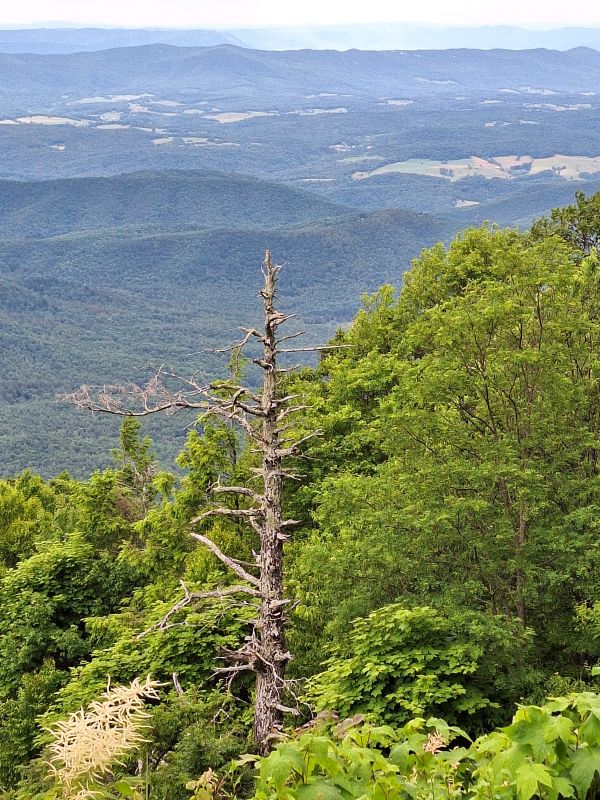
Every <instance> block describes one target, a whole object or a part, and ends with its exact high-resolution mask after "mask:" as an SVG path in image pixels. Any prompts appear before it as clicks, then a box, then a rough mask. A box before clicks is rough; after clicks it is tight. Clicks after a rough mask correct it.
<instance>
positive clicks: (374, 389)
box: [0, 194, 600, 800]
mask: <svg viewBox="0 0 600 800" xmlns="http://www.w3.org/2000/svg"><path fill="white" fill-rule="evenodd" d="M16 213H17V210H16V207H14V208H13V209H11V210H10V214H16ZM341 219H342V220H343V219H345V217H343V216H342V217H341ZM360 224H361V221H360V218H356V219H354V221H353V225H354V227H355V228H359V227H360ZM276 234H277V232H273V231H270V232H269V235H270V236H272V235H275V236H276ZM194 235H196V234H194ZM247 235H248V236H249V237H253V236H255V232H248V234H247ZM281 236H283V233H282V234H281ZM60 238H61V237H60V236H58V237H57V239H60ZM49 241H50V243H51V242H52V241H53V240H49ZM280 241H281V243H282V244H283V243H285V241H286V239H285V238H282V239H281V240H280ZM280 241H279V240H277V239H276V244H277V246H279V244H280ZM599 241H600V194H598V195H595V196H593V197H590V198H588V199H586V198H585V197H584V195H582V194H579V195H578V196H577V201H576V203H575V204H574V205H571V206H568V207H565V208H561V209H557V210H555V211H554V212H553V213H552V215H551V216H550V217H548V218H542V219H540V220H538V221H537V222H536V223H535V224H533V225H532V226H531V227H530V228H529V229H527V230H525V231H517V230H516V229H504V228H500V227H495V226H483V227H478V228H470V229H467V230H465V231H463V232H461V233H459V234H458V235H457V236H455V238H454V239H453V240H452V241H451V243H449V244H448V245H447V246H445V245H443V244H437V245H434V246H433V247H431V248H428V249H425V250H423V251H422V252H421V253H420V255H418V256H417V257H416V258H415V260H414V261H413V264H412V267H411V269H410V270H409V271H408V272H407V273H406V274H405V276H404V279H403V282H402V285H401V287H400V286H398V284H397V283H396V285H395V286H392V285H386V286H383V287H381V288H379V289H378V290H377V291H376V292H375V293H374V294H372V295H371V296H369V297H365V298H364V301H363V307H362V309H361V310H360V311H359V312H358V314H357V315H356V316H355V318H354V321H353V322H352V324H351V325H350V326H349V327H347V329H345V330H343V331H338V333H337V334H335V336H334V337H333V339H332V340H330V342H329V344H328V345H327V347H326V348H325V349H323V350H321V351H319V352H320V356H319V359H318V363H317V362H315V363H314V364H313V365H312V366H310V365H309V366H304V367H302V368H301V369H299V370H294V369H290V367H292V366H293V364H294V362H295V360H296V359H298V358H302V354H303V353H304V351H303V349H302V348H304V347H308V346H309V345H310V342H306V341H305V340H302V339H301V338H296V332H295V330H296V329H295V328H294V327H293V325H294V322H292V321H291V319H290V318H289V317H288V314H289V313H293V312H294V311H295V308H294V297H293V296H292V295H291V294H289V293H287V292H285V291H282V294H281V297H277V295H275V297H273V292H274V291H275V283H274V280H275V278H276V277H277V276H278V273H277V270H275V269H273V268H272V267H271V262H270V261H269V259H268V256H267V258H266V260H265V265H266V266H263V276H264V284H263V287H262V289H261V300H260V302H261V303H262V304H263V306H264V318H261V314H260V305H256V308H255V310H254V311H252V310H251V304H252V298H251V295H252V292H248V299H247V301H246V300H245V301H244V307H246V305H247V311H248V315H249V316H247V317H246V319H241V320H235V321H234V320H231V329H232V331H233V328H234V327H235V324H237V323H238V322H239V323H240V324H246V323H247V324H248V325H249V326H250V327H247V328H244V329H243V332H242V334H241V335H242V337H243V338H242V340H241V343H242V344H243V343H244V342H247V341H253V342H255V344H256V347H257V348H259V349H256V348H255V349H253V350H250V351H249V353H248V355H249V356H250V359H251V358H255V361H254V363H252V361H251V360H248V359H245V358H244V357H243V349H242V347H241V344H240V346H239V347H234V348H233V350H231V349H230V350H229V351H228V352H222V353H221V354H220V356H219V354H215V353H212V354H211V355H210V356H209V355H208V354H205V353H200V354H196V355H195V363H196V365H197V366H198V369H199V371H198V372H196V373H194V374H193V375H192V376H191V377H189V378H188V380H187V382H186V381H185V380H184V381H183V382H182V381H181V379H179V378H178V376H177V375H172V374H171V375H170V374H169V372H168V370H165V371H164V372H163V376H162V379H158V378H157V379H156V380H154V381H150V383H149V384H146V385H145V386H144V385H141V386H137V387H136V386H134V385H132V384H126V385H121V386H119V381H120V380H121V376H120V375H115V376H113V377H114V379H115V384H114V385H113V386H112V387H111V386H102V384H103V382H104V380H105V376H104V375H102V376H99V375H98V371H97V370H96V371H95V370H94V364H90V365H89V367H90V374H89V375H88V376H87V378H88V379H87V381H86V383H87V385H86V386H85V387H83V388H82V389H81V390H79V391H78V392H76V393H75V394H74V395H71V397H70V398H66V399H65V409H64V413H65V414H66V415H70V418H71V419H72V420H73V422H72V425H73V428H74V429H75V428H76V426H77V424H78V422H77V420H78V419H79V418H80V415H84V414H85V413H86V412H85V410H82V409H85V408H89V409H91V410H96V411H105V412H109V413H110V414H111V415H114V414H115V413H117V412H118V413H121V412H122V413H124V414H125V418H124V423H123V425H122V427H121V433H120V439H119V438H118V437H115V440H114V442H113V445H112V454H111V458H112V466H110V467H107V468H106V469H104V470H103V471H97V472H94V473H93V474H91V475H89V476H88V477H86V478H83V479H75V478H73V477H71V476H70V475H69V474H68V473H66V472H62V473H61V474H56V475H54V476H53V477H48V478H42V477H40V476H39V475H36V474H34V473H33V472H32V471H26V472H23V473H21V474H19V475H15V476H14V477H9V478H6V479H5V480H3V481H1V482H0V501H1V502H0V508H1V514H0V559H1V560H2V568H1V570H0V598H1V600H2V602H0V790H1V791H0V796H2V797H4V798H6V800H52V799H54V800H58V798H68V799H70V798H77V799H78V800H84V798H88V797H94V796H97V797H104V798H112V799H113V800H115V798H119V797H120V798H123V797H125V798H127V797H129V798H135V799H136V800H142V798H153V799H154V800H188V799H189V800H210V799H211V798H215V799H216V798H229V800H233V798H238V799H239V800H241V798H246V797H247V798H255V800H271V799H272V800H276V799H277V800H311V799H313V800H316V799H317V798H321V799H322V800H351V798H357V799H358V798H373V800H375V798H390V800H391V798H399V797H402V798H404V797H406V798H409V797H410V798H419V799H420V798H423V800H425V799H426V798H427V800H433V799H434V798H439V797H443V798H448V800H450V798H456V799H457V800H458V798H462V797H469V798H477V799H479V798H481V800H483V798H502V800H504V799H506V800H509V799H510V800H512V799H513V798H514V799H515V800H531V798H534V797H535V798H540V800H546V798H547V799H548V800H558V798H559V797H565V798H567V797H574V798H577V800H584V798H590V800H591V798H593V797H595V792H596V787H597V784H598V781H599V780H600V728H599V721H600V686H599V685H598V675H599V674H600V663H599V662H600V650H599V644H598V642H599V638H600V574H599V572H598V563H599V557H598V556H599V553H598V547H599V544H598V508H599V506H600V493H599V490H600V483H599V480H598V451H599V445H600V438H599V437H600V415H599V413H598V375H599V373H600V351H599V348H598V342H600V305H599V302H600V301H599V297H600V294H599V281H600V263H599V261H598V253H597V249H596V248H597V245H598V242H599ZM252 242H253V246H255V247H256V248H258V247H259V242H258V241H257V240H256V239H252ZM45 246H50V245H49V244H48V241H47V242H46V245H45ZM299 246H300V245H299ZM131 252H133V249H132V251H131ZM275 254H276V255H278V252H277V250H276V251H275ZM105 255H106V254H105ZM102 257H103V256H102V255H100V256H99V258H102ZM111 258H112V254H111ZM390 258H393V254H390ZM108 261H109V258H108V256H107V257H106V262H107V263H108ZM64 263H68V261H67V260H65V262H64ZM124 263H125V262H124V261H123V262H120V264H121V265H124ZM114 268H115V269H119V268H121V269H124V266H121V267H118V266H117V267H114ZM92 271H93V270H92ZM285 271H286V267H285V266H284V267H283V269H282V271H281V276H282V290H283V289H284V287H285V283H284V282H283V281H284V276H285ZM252 278H253V282H254V284H255V286H256V289H258V288H259V287H260V275H259V273H258V270H256V274H255V275H253V276H252ZM345 279H346V280H347V276H345ZM181 285H182V287H183V288H182V296H183V293H184V292H187V293H188V294H190V295H191V296H192V298H193V299H196V291H197V287H196V286H195V283H194V279H193V272H192V271H191V270H188V269H186V270H182V273H181ZM223 286H224V288H223V289H222V291H221V292H220V294H219V295H218V296H217V297H216V298H214V299H213V302H214V301H215V300H218V301H219V302H220V301H221V299H222V298H223V297H224V295H225V293H226V291H231V290H232V289H231V287H232V286H233V281H230V282H229V283H227V284H223ZM225 286H227V289H226V288H225ZM320 291H321V290H320V289H319V286H318V284H317V285H316V288H314V289H313V296H314V297H315V298H316V297H318V298H319V303H321V297H320V294H319V292H320ZM303 313H308V312H307V311H306V310H303ZM284 323H285V325H286V327H285V328H282V329H281V333H280V332H279V326H281V325H283V324H284ZM238 333H239V332H238ZM232 338H233V333H232ZM228 343H229V340H228V339H227V338H226V339H225V341H224V343H223V344H224V345H227V344H228ZM203 359H206V360H205V361H203ZM228 361H229V363H228ZM205 364H206V366H205ZM219 364H220V367H219V366H218V365H219ZM205 369H206V370H207V371H213V370H216V369H219V371H220V380H218V381H217V380H214V379H213V380H212V381H209V382H208V383H205V381H204V379H205V374H204V371H203V370H205ZM186 374H187V373H186ZM73 377H74V379H73V384H74V385H75V384H76V383H77V381H76V380H75V377H76V376H73ZM131 377H132V378H135V379H136V380H137V379H138V377H139V376H137V375H134V376H131ZM109 378H110V376H106V379H107V380H108V379H109ZM245 382H246V383H247V386H245ZM92 383H100V387H99V388H97V389H94V388H93V387H92V386H90V384H92ZM69 400H70V401H71V403H73V402H74V403H75V405H78V406H79V407H80V408H79V410H78V409H76V408H73V407H72V406H70V405H69V404H68V402H67V401H69ZM155 408H161V409H163V410H166V411H168V412H171V413H172V412H177V410H178V409H182V410H185V409H187V413H188V421H189V423H190V429H189V430H188V432H187V440H186V442H185V444H184V446H183V447H182V450H181V453H180V455H179V458H178V467H179V470H178V471H177V473H176V474H175V473H174V472H167V471H162V470H160V468H159V467H158V466H157V464H156V459H155V456H154V452H153V446H152V444H151V442H150V441H149V440H147V439H145V438H143V437H142V436H141V429H140V424H139V421H138V419H137V418H136V417H134V416H131V414H133V413H135V414H141V415H145V414H146V413H147V412H149V411H152V410H153V409H155ZM198 414H201V415H202V416H201V417H200V418H199V419H196V417H197V415H198ZM175 418H177V414H175ZM156 419H157V424H161V420H162V416H161V415H158V416H157V417H156ZM282 486H283V493H282V494H281V493H280V491H279V490H280V489H281V487H282ZM269 537H271V539H270V540H269ZM269 547H270V548H271V549H269ZM273 559H275V561H274V560H273ZM277 559H280V561H281V563H280V564H279V566H278V564H277V563H275V562H276V561H277ZM279 567H281V569H282V573H281V574H280V576H279V578H280V580H279V583H277V581H275V583H271V584H269V583H268V580H267V578H269V576H270V578H273V575H274V574H275V572H276V570H277V569H278V568H279ZM274 570H275V572H274ZM273 626H274V627H273ZM275 634H276V635H277V636H279V639H278V640H277V641H278V645H277V647H276V648H275V649H274V650H273V651H272V652H273V654H274V655H272V656H271V658H268V657H267V655H266V652H267V651H266V650H265V649H264V648H265V643H266V642H268V641H270V638H269V637H271V638H272V637H273V636H274V635H275ZM278 648H279V649H278ZM265 681H267V682H268V681H271V683H272V688H273V690H274V691H275V692H276V696H277V699H276V700H272V699H271V700H270V701H268V702H267V706H268V705H269V702H270V703H272V705H271V711H272V712H273V714H274V717H273V718H274V719H275V720H279V721H280V723H281V724H279V722H278V723H277V724H276V725H274V726H273V727H272V728H271V729H270V730H269V731H268V732H267V733H268V735H264V733H265V732H264V731H263V732H262V733H260V725H258V726H257V719H259V718H260V716H261V715H263V714H264V711H265V707H264V706H261V704H260V702H259V698H260V697H261V696H262V695H261V692H263V690H264V684H265ZM107 686H108V689H107ZM103 691H105V692H106V693H105V695H102V693H103ZM274 696H275V695H274ZM548 698H550V699H548ZM82 708H86V709H87V710H86V711H85V712H84V711H80V709H82ZM75 712H77V713H75ZM69 715H71V716H69ZM61 720H62V722H60V721H61ZM259 733H260V735H259ZM269 753H270V754H269Z"/></svg>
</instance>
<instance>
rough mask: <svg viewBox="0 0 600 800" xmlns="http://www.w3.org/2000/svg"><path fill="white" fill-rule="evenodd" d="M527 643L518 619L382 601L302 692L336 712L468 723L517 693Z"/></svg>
mask: <svg viewBox="0 0 600 800" xmlns="http://www.w3.org/2000/svg"><path fill="white" fill-rule="evenodd" d="M517 642H519V643H520V644H519V646H517V644H516V643H517ZM527 647H528V637H526V636H524V635H523V633H522V631H519V626H518V625H515V624H511V623H510V622H509V621H508V620H506V619H505V618H502V617H492V616H491V615H484V614H477V613H473V612H471V613H465V612H463V613H457V612H455V613H453V614H449V615H447V616H444V615H442V614H440V613H439V612H437V611H435V610H434V609H432V608H413V609H406V608H403V607H402V606H399V605H390V606H384V607H383V608H380V609H378V610H377V611H374V612H372V613H371V614H369V616H368V617H366V618H365V619H359V620H356V622H355V623H354V625H353V628H352V630H351V632H350V633H349V635H348V637H347V638H346V639H345V641H343V642H342V643H340V644H338V645H336V646H335V648H334V650H333V653H332V655H331V657H330V658H329V659H328V661H327V662H326V667H327V668H326V670H325V671H324V672H321V673H319V674H318V675H316V676H314V677H313V678H312V679H311V680H310V682H309V684H308V688H307V696H308V699H309V701H310V702H311V703H313V704H314V706H315V708H316V709H317V710H327V709H333V710H335V711H336V712H337V713H339V714H340V715H341V716H351V715H353V714H364V715H365V716H366V718H367V719H370V720H371V721H374V722H378V723H388V724H398V723H402V722H404V721H406V720H408V719H410V718H412V717H415V716H423V715H429V714H436V715H438V714H439V715H441V716H444V717H445V718H446V719H448V720H450V721H451V722H453V723H460V724H464V725H465V727H467V728H469V727H470V728H473V725H474V724H475V726H476V727H477V725H479V726H480V725H481V720H482V719H486V718H487V721H488V722H489V719H490V717H491V718H492V719H493V718H494V713H493V711H494V709H497V708H499V707H500V703H502V704H503V705H504V707H505V708H506V707H510V703H511V702H514V700H515V699H516V698H517V697H518V694H517V692H518V691H519V689H522V688H523V686H522V681H523V676H522V675H520V674H519V673H520V670H519V667H518V660H520V659H521V658H522V657H523V656H524V655H525V653H526V651H527ZM508 676H510V678H509V677H508ZM520 682H521V685H519V683H520ZM474 720H476V721H475V722H474Z"/></svg>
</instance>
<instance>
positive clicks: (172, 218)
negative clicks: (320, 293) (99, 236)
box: [0, 170, 348, 239]
mask: <svg viewBox="0 0 600 800" xmlns="http://www.w3.org/2000/svg"><path fill="white" fill-rule="evenodd" d="M345 213H348V208H347V207H345V206H343V205H341V204H339V203H335V202H331V201H328V200H325V199H320V198H318V197H316V196H315V195H313V194H309V193H308V192H304V191H302V190H300V189H295V188H293V187H288V186H283V185H281V184H277V183H273V182H270V181H262V180H259V179H257V178H250V177H245V176H243V175H225V174H222V173H218V172H209V171H200V170H197V171H193V170H190V171H175V170H173V171H161V172H138V173H130V174H127V175H118V176H115V177H106V178H105V177H97V178H73V179H67V180H53V181H31V182H22V181H6V180H4V181H2V180H0V237H8V238H11V239H15V238H26V237H41V236H56V235H59V234H62V233H68V232H70V231H74V230H78V231H81V230H97V229H98V228H111V227H115V226H123V225H142V224H144V225H160V226H165V225H178V226H187V225H192V226H195V227H204V226H205V227H215V226H216V227H219V226H226V225H232V226H240V225H243V226H244V227H245V228H253V227H257V226H258V227H265V226H269V227H277V226H279V225H288V224H299V223H301V222H310V221H314V220H320V219H323V218H326V217H336V216H340V215H342V214H345Z"/></svg>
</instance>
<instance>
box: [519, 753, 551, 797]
mask: <svg viewBox="0 0 600 800" xmlns="http://www.w3.org/2000/svg"><path fill="white" fill-rule="evenodd" d="M515 777H516V779H517V795H518V797H519V800H530V798H531V797H533V796H534V795H535V794H538V786H539V785H540V784H541V785H542V786H552V775H551V774H550V770H549V769H548V768H547V767H545V766H544V765H543V764H536V763H535V762H533V761H529V762H527V763H526V764H522V765H521V766H520V767H519V769H518V770H517V772H516V776H515Z"/></svg>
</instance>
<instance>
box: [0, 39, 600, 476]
mask: <svg viewBox="0 0 600 800" xmlns="http://www.w3.org/2000/svg"><path fill="white" fill-rule="evenodd" d="M159 33H160V32H159ZM238 33H239V32H238ZM238 33H235V34H234V33H226V32H222V31H221V32H218V31H213V32H211V31H208V32H207V31H198V32H194V31H180V32H176V31H171V32H169V36H168V37H167V38H169V40H170V41H169V43H160V42H156V41H154V39H156V37H157V35H158V34H157V32H152V31H139V32H136V31H126V30H122V31H119V30H113V31H111V30H95V31H93V30H88V31H79V30H76V29H65V30H62V31H61V30H58V29H55V30H47V31H39V30H38V31H35V30H31V31H8V30H5V31H2V32H1V33H0V49H1V48H2V41H4V42H5V45H6V48H5V49H6V50H10V51H11V52H5V53H4V54H3V53H1V52H0V178H1V182H0V229H1V230H2V242H1V243H0V280H1V281H2V294H1V299H0V309H1V312H0V313H1V314H2V329H3V336H4V339H5V342H6V343H7V345H8V346H7V347H6V349H5V352H6V354H7V355H6V359H7V365H6V368H5V370H4V371H3V375H2V379H1V382H0V396H1V397H2V398H3V404H2V406H1V408H0V453H1V456H2V459H3V463H4V464H5V465H6V469H7V470H8V471H9V472H14V471H15V470H18V469H21V468H23V467H26V466H34V467H35V468H36V469H41V470H42V471H44V470H46V469H50V468H52V469H62V468H68V469H73V470H75V471H78V470H85V469H88V468H89V467H90V466H92V465H95V464H100V463H103V462H104V461H106V459H107V458H108V451H109V449H110V444H109V443H110V441H111V437H113V436H114V430H115V428H114V425H111V423H110V422H109V421H106V420H96V419H91V418H87V417H84V416H82V415H79V416H77V417H76V422H74V421H73V414H72V412H71V411H69V410H68V409H65V408H62V407H60V406H57V405H56V403H55V400H54V397H55V395H56V393H57V392H60V391H65V390H67V389H68V388H70V387H71V386H72V385H73V384H78V383H80V382H84V381H90V380H94V381H104V380H126V379H127V378H132V377H137V378H140V377H143V375H148V374H150V373H151V371H152V369H153V368H155V367H157V366H159V365H160V364H164V363H168V364H173V365H176V366H179V367H181V368H189V367H191V365H192V362H193V357H191V356H190V354H191V353H195V352H198V351H199V350H202V349H203V348H206V347H207V346H215V345H217V344H218V343H219V342H222V341H223V339H224V338H225V339H228V338H231V337H233V336H234V335H235V324H236V321H237V320H239V319H240V318H241V317H243V316H244V311H247V313H250V309H249V306H248V303H249V300H251V298H252V295H253V289H252V288H251V287H253V285H254V278H255V268H256V265H257V262H258V261H259V260H260V257H261V253H262V251H263V249H264V248H265V247H267V246H268V247H270V248H271V249H272V251H273V252H274V255H275V257H276V258H277V259H278V260H281V261H283V262H285V263H286V270H285V276H284V283H283V297H284V299H285V300H286V301H288V302H289V304H290V305H293V306H294V307H295V308H296V309H298V311H299V312H300V315H301V321H302V323H303V324H304V325H305V326H306V328H307V330H308V336H309V339H310V341H313V342H314V341H317V340H319V341H325V340H326V339H327V338H328V337H329V336H331V335H332V334H333V333H334V332H335V330H336V329H337V328H338V327H339V326H344V325H346V324H347V323H348V322H349V321H350V320H351V319H352V317H353V316H354V314H355V312H356V310H357V308H358V305H359V300H360V295H361V293H363V292H371V291H374V290H375V289H376V288H377V287H378V286H380V285H381V284H382V283H384V282H390V283H392V284H394V285H396V286H397V285H398V284H399V282H400V281H401V275H402V272H403V271H404V270H405V269H406V268H407V267H408V265H409V263H410V259H411V258H413V257H414V256H416V255H417V254H418V252H419V251H420V249H421V248H422V247H424V246H430V245H433V244H435V243H436V242H437V241H440V240H443V241H448V240H449V239H450V238H451V237H452V236H453V235H454V234H455V233H456V232H457V231H459V230H461V229H462V228H464V227H465V226H468V225H472V224H480V223H481V222H483V221H485V220H489V221H493V222H497V223H499V224H502V225H520V226H524V225H527V224H528V223H529V222H530V221H531V220H532V219H533V218H535V217H539V216H541V215H543V214H545V213H547V212H548V211H549V210H550V209H551V208H553V207H555V206H557V205H562V204H565V203H568V202H570V201H571V200H572V198H573V197H574V194H575V192H576V191H579V190H582V191H585V192H586V193H592V192H594V191H596V190H597V189H598V188H600V130H599V129H598V125H597V119H598V112H599V110H600V52H599V51H598V50H595V49H592V48H590V47H577V48H575V49H571V50H567V51H559V50H544V49H537V50H498V49H496V50H460V49H457V50H396V51H376V50H373V51H358V50H349V51H345V52H339V51H333V50H306V49H305V50H288V51H284V50H281V51H278V50H275V49H274V50H254V49H251V47H250V46H248V42H242V41H241V39H240V40H239V41H238ZM44 37H45V38H44ZM191 42H194V43H202V45H203V46H190V43H191ZM134 43H135V46H131V45H133V44H134ZM112 45H119V46H117V47H113V46H112ZM121 45H127V46H121ZM109 46H110V47H109ZM94 47H97V48H108V49H97V50H94V49H92V48H94ZM20 48H23V49H25V48H26V49H27V50H28V52H18V51H19V49H20ZM61 48H62V49H63V50H66V51H69V50H70V49H71V48H72V49H75V50H76V49H77V48H81V49H80V51H79V52H32V51H34V50H38V51H50V50H60V49H61ZM315 293H316V294H317V296H318V298H319V302H318V305H317V306H315V303H314V298H315ZM215 296H218V297H219V302H218V303H215ZM26 323H27V324H26ZM190 331H193V335H192V336H190ZM208 361H209V362H210V368H209V371H210V369H214V370H218V368H219V367H218V363H217V362H216V360H214V359H212V360H211V359H210V358H209V359H208ZM172 424H173V426H174V428H173V430H174V431H175V436H174V437H173V436H171V434H169V437H166V436H164V438H163V437H162V436H161V435H160V434H159V440H160V441H159V445H160V447H163V448H164V449H163V450H161V452H162V453H163V457H164V458H165V459H167V460H168V459H169V458H170V457H171V456H172V455H173V454H174V453H175V452H176V450H177V447H178V446H179V445H180V444H181V441H182V438H183V437H184V436H185V425H180V426H179V427H177V423H172ZM73 426H75V429H74V430H73ZM67 430H70V431H71V434H72V435H71V436H69V437H67V438H66V439H65V432H66V431H67ZM167 438H170V440H171V442H173V441H174V442H175V445H173V444H171V445H165V444H164V441H165V440H166V439H167ZM82 453H85V455H82Z"/></svg>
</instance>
